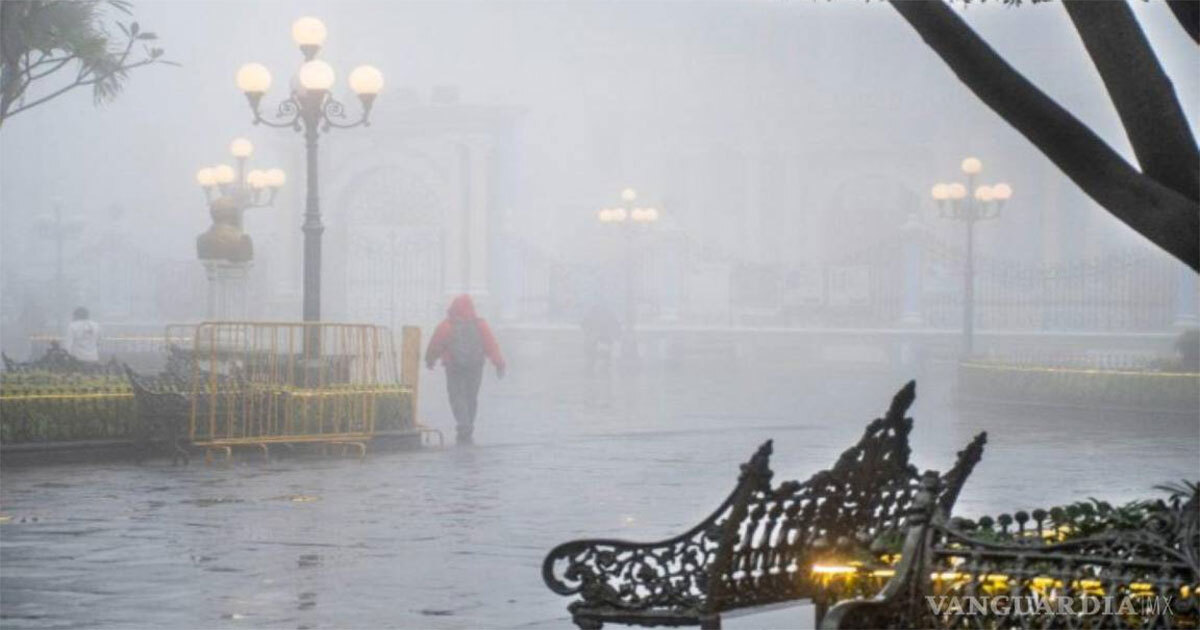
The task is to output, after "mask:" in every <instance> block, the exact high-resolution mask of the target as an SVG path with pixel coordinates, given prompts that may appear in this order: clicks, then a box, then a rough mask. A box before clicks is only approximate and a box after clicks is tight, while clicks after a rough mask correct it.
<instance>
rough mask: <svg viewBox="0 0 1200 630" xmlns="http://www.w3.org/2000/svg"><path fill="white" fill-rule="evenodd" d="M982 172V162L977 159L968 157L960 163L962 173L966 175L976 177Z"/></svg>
mask: <svg viewBox="0 0 1200 630" xmlns="http://www.w3.org/2000/svg"><path fill="white" fill-rule="evenodd" d="M982 170H983V162H980V161H979V158H973V157H969V158H967V159H965V160H963V161H962V172H964V173H966V174H967V175H978V174H979V172H980V171H982Z"/></svg>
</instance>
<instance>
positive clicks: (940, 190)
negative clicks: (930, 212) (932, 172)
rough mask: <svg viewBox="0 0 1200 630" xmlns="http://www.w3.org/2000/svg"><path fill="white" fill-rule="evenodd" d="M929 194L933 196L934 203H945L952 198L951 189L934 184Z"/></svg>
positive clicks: (943, 185)
mask: <svg viewBox="0 0 1200 630" xmlns="http://www.w3.org/2000/svg"><path fill="white" fill-rule="evenodd" d="M929 193H930V194H931V195H933V199H934V201H945V200H947V199H949V198H950V187H949V186H947V185H945V184H934V185H933V189H932V190H930V191H929Z"/></svg>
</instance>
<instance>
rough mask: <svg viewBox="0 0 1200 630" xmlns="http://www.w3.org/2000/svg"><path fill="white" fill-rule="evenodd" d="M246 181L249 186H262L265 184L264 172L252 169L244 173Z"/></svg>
mask: <svg viewBox="0 0 1200 630" xmlns="http://www.w3.org/2000/svg"><path fill="white" fill-rule="evenodd" d="M246 183H247V184H249V185H250V187H251V188H262V187H263V186H266V185H267V182H266V173H264V172H262V171H260V170H258V169H254V170H252V171H250V172H249V173H246Z"/></svg>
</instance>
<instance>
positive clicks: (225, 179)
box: [213, 164, 236, 184]
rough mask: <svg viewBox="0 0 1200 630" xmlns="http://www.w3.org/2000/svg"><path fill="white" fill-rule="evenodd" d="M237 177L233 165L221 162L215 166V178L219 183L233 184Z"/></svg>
mask: <svg viewBox="0 0 1200 630" xmlns="http://www.w3.org/2000/svg"><path fill="white" fill-rule="evenodd" d="M235 178H236V174H235V173H234V172H233V167H232V166H230V165H228V164H220V165H218V166H214V167H213V179H215V180H216V182H217V183H218V184H232V183H233V180H234V179H235Z"/></svg>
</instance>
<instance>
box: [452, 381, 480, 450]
mask: <svg viewBox="0 0 1200 630" xmlns="http://www.w3.org/2000/svg"><path fill="white" fill-rule="evenodd" d="M482 381H483V363H480V364H479V365H468V366H462V365H447V366H446V393H448V394H450V410H451V411H453V412H454V422H455V423H456V424H457V425H458V435H459V437H460V438H465V439H468V440H469V439H471V433H472V432H473V431H474V430H475V410H476V408H477V407H478V406H479V384H480V383H481V382H482Z"/></svg>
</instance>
